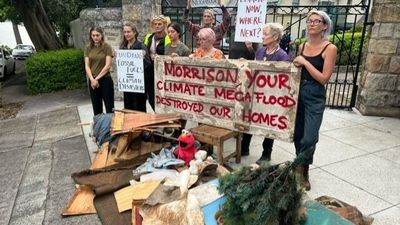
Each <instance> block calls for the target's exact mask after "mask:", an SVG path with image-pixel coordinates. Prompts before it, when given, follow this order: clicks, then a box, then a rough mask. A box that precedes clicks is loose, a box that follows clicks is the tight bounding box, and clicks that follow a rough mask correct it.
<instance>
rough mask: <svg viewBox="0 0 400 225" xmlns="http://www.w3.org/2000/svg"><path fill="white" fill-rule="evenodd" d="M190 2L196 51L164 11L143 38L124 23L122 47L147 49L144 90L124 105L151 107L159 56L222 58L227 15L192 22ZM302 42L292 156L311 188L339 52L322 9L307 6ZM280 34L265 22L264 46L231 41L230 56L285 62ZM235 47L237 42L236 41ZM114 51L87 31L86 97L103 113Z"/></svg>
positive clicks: (110, 92) (109, 102)
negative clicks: (311, 173)
mask: <svg viewBox="0 0 400 225" xmlns="http://www.w3.org/2000/svg"><path fill="white" fill-rule="evenodd" d="M189 9H190V5H188V7H187V10H185V12H184V15H183V23H184V25H185V26H186V28H187V29H188V30H189V31H190V32H191V33H192V35H193V37H195V38H196V40H197V44H198V48H197V49H196V50H195V52H194V53H192V52H191V51H190V49H189V48H188V47H187V46H186V45H185V44H184V43H182V42H181V36H182V30H181V26H180V25H179V24H177V23H172V24H169V20H168V18H166V17H164V16H157V17H154V18H153V19H152V21H151V27H152V29H153V32H152V33H149V34H147V35H146V37H145V39H144V41H143V42H141V41H139V40H138V35H139V33H138V30H137V29H136V26H135V25H134V24H133V23H132V22H124V23H123V39H122V41H121V45H120V49H139V50H140V49H141V50H143V51H144V52H145V56H144V59H143V61H144V68H145V74H144V77H145V93H132V92H124V107H125V108H126V109H132V110H138V111H143V112H146V100H148V101H149V103H150V105H151V107H152V108H153V110H154V108H155V102H154V97H155V96H154V59H155V57H156V56H157V55H171V56H186V57H192V58H194V59H198V58H213V59H224V58H225V56H224V54H223V52H222V51H221V50H220V49H219V48H220V46H221V40H222V37H223V36H224V34H225V32H226V31H227V28H228V25H229V21H230V15H229V13H228V11H227V10H226V9H225V8H224V7H222V11H223V22H222V23H220V24H218V25H215V15H214V12H213V11H212V10H210V9H206V10H204V12H203V19H202V24H201V25H200V24H194V23H192V22H191V21H190V20H189V19H188V12H189ZM306 22H307V27H306V35H307V38H306V42H305V43H303V44H301V45H300V49H299V52H300V54H299V55H298V56H297V57H296V58H295V59H294V60H293V64H294V65H295V66H297V67H299V68H301V83H300V92H299V98H298V108H297V116H296V124H295V134H294V144H295V148H296V155H297V156H301V159H302V160H301V163H300V164H299V165H298V166H297V167H296V173H297V174H298V175H299V177H300V179H301V185H302V186H303V187H304V188H305V189H306V190H309V189H310V188H311V185H310V182H309V165H310V164H312V163H313V155H314V151H315V146H316V143H317V142H318V136H319V128H320V126H321V123H322V117H323V112H324V108H325V84H326V83H327V82H328V81H329V79H330V77H331V75H332V73H333V68H334V65H335V61H336V56H337V48H336V46H335V45H333V44H332V43H330V42H329V40H328V36H329V34H330V32H331V28H332V21H331V19H330V18H329V16H328V15H327V14H326V13H325V12H323V11H311V12H310V13H309V15H308V17H307V20H306ZM283 35H284V29H283V26H282V25H281V24H278V23H267V24H266V25H265V26H264V28H263V36H262V44H263V47H261V48H258V49H256V48H257V47H256V45H255V44H254V43H250V42H245V43H241V44H240V46H241V47H236V48H235V46H232V47H233V48H232V52H230V54H229V58H232V59H238V58H244V59H247V60H261V61H289V56H288V54H287V52H286V51H284V50H283V49H282V48H281V47H280V45H279V44H280V41H281V39H282V37H283ZM236 46H239V45H236ZM112 57H113V50H112V48H111V47H110V45H109V44H107V43H105V42H104V33H103V30H102V29H101V28H100V27H94V28H92V29H91V30H90V44H89V45H88V47H87V48H86V51H85V69H86V75H87V77H88V80H89V81H88V82H89V86H90V88H89V89H90V96H91V100H92V105H93V112H94V114H95V115H97V114H100V113H103V107H102V102H103V101H104V104H105V108H106V112H107V113H111V112H112V110H113V108H114V85H113V81H112V79H111V75H110V67H111V64H112ZM251 138H252V135H250V134H246V133H244V134H243V140H242V156H247V155H249V154H250V148H249V146H250V142H251ZM273 144H274V140H273V139H269V138H265V139H264V141H263V144H262V146H263V152H262V155H261V157H260V159H259V160H258V161H257V162H258V163H260V162H261V161H269V160H271V153H272V148H273Z"/></svg>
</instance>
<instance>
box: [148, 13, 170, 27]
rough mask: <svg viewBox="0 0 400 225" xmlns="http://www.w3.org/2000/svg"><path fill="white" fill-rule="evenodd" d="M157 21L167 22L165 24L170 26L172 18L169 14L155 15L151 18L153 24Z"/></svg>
mask: <svg viewBox="0 0 400 225" xmlns="http://www.w3.org/2000/svg"><path fill="white" fill-rule="evenodd" d="M155 21H161V22H163V23H164V24H165V26H168V25H169V24H170V23H171V19H170V18H169V17H168V16H164V15H158V16H153V18H151V25H152V26H153V23H154V22H155Z"/></svg>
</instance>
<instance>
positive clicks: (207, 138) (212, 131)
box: [190, 124, 241, 164]
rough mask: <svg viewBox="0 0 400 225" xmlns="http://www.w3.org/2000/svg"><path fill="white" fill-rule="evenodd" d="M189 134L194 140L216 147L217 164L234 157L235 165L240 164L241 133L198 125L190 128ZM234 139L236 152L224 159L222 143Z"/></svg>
mask: <svg viewBox="0 0 400 225" xmlns="http://www.w3.org/2000/svg"><path fill="white" fill-rule="evenodd" d="M190 132H191V133H192V134H193V135H194V137H195V139H196V140H198V141H200V142H203V143H206V144H209V145H215V146H217V161H218V163H219V164H224V163H225V162H227V161H228V160H229V159H230V158H233V157H235V159H236V163H240V157H241V155H240V153H241V133H240V132H236V131H232V130H228V129H224V128H220V127H214V126H210V125H205V124H202V125H199V126H198V127H195V128H192V129H191V130H190ZM233 137H235V138H236V150H235V152H233V153H231V154H229V155H228V156H225V157H224V142H225V141H227V140H229V139H231V138H233Z"/></svg>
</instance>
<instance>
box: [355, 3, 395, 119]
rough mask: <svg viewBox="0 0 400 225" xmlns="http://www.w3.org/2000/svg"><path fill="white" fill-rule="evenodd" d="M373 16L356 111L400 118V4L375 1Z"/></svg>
mask: <svg viewBox="0 0 400 225" xmlns="http://www.w3.org/2000/svg"><path fill="white" fill-rule="evenodd" d="M372 16H373V21H374V22H375V24H374V25H373V27H372V31H371V34H370V39H369V43H368V45H367V47H366V50H367V55H366V61H365V70H364V72H363V74H362V76H361V79H360V89H359V92H358V101H357V104H356V108H357V109H358V110H359V111H360V112H361V113H362V114H363V115H372V116H391V117H399V118H400V1H399V0H374V2H373V7H372Z"/></svg>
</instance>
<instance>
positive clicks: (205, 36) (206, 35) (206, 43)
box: [189, 28, 225, 59]
mask: <svg viewBox="0 0 400 225" xmlns="http://www.w3.org/2000/svg"><path fill="white" fill-rule="evenodd" d="M215 38H216V37H215V33H214V31H213V30H212V29H211V28H202V29H201V30H200V31H199V34H198V39H199V43H200V46H199V47H198V48H197V49H196V51H195V52H194V53H193V54H191V55H190V56H189V57H192V58H209V59H225V55H224V53H223V52H222V51H221V50H219V49H217V48H215V47H214V46H213V43H214V42H215Z"/></svg>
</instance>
